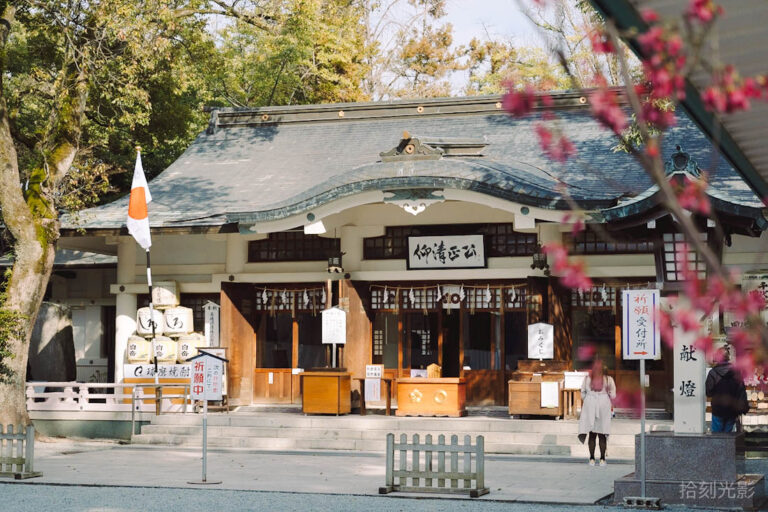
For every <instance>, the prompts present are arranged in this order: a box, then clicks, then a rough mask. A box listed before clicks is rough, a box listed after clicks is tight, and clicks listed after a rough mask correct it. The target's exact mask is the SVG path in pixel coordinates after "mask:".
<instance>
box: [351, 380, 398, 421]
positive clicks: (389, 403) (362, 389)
mask: <svg viewBox="0 0 768 512" xmlns="http://www.w3.org/2000/svg"><path fill="white" fill-rule="evenodd" d="M355 380H358V381H360V416H365V377H355ZM381 380H383V381H384V383H385V384H386V385H387V386H386V387H387V416H391V415H392V379H389V378H386V377H382V378H381Z"/></svg>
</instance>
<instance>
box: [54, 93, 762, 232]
mask: <svg viewBox="0 0 768 512" xmlns="http://www.w3.org/2000/svg"><path fill="white" fill-rule="evenodd" d="M555 98H556V105H560V106H559V107H556V108H557V110H559V111H558V112H557V115H558V118H559V120H558V121H556V125H558V126H559V127H560V128H562V130H563V131H564V132H565V133H566V134H567V135H568V136H569V137H570V138H571V139H572V140H573V142H574V144H575V146H576V148H577V151H578V156H577V158H575V159H573V160H571V161H569V162H568V163H567V164H565V165H561V164H557V163H553V162H551V161H550V160H548V159H547V157H546V156H545V155H544V154H542V151H541V149H540V147H539V143H538V140H537V137H536V134H535V132H534V125H535V124H536V123H537V122H539V121H540V115H541V113H538V114H535V115H533V116H531V117H530V118H525V119H513V118H510V117H509V116H507V115H506V114H505V113H504V112H503V111H502V110H501V109H499V108H498V101H499V98H498V97H481V98H458V99H440V100H424V101H420V102H412V101H411V102H407V101H405V102H390V103H368V104H337V105H310V106H302V107H271V108H262V109H251V110H218V111H214V112H212V116H211V126H210V127H209V129H208V130H206V131H205V132H204V133H201V134H200V135H199V136H198V137H197V139H196V140H195V141H194V142H193V143H192V144H191V145H190V147H189V148H188V149H187V150H186V151H185V152H184V154H182V155H181V156H180V157H179V159H178V160H176V161H175V162H174V163H173V164H172V165H171V166H170V167H168V169H166V170H165V171H164V172H162V173H161V174H160V175H159V176H158V177H157V178H155V179H154V180H152V181H151V182H150V184H149V187H150V190H151V192H152V199H153V201H152V203H151V204H150V205H149V218H150V224H151V226H153V227H185V226H186V227H191V226H198V227H200V226H202V227H205V226H217V225H222V224H226V223H229V222H237V221H242V220H245V219H247V220H249V221H251V222H253V221H256V222H258V221H267V220H277V219H281V218H285V217H287V216H290V215H293V214H297V213H302V212H305V211H309V210H310V209H311V208H313V207H316V206H318V205H320V204H324V203H325V202H328V201H331V200H334V199H338V198H341V197H344V196H349V195H353V194H357V193H360V192H363V191H366V190H372V189H379V190H387V189H398V188H438V189H442V188H458V189H468V190H476V191H480V192H484V193H487V194H490V195H493V196H496V197H500V198H505V199H509V200H512V201H515V202H518V203H522V204H527V205H533V206H539V207H544V208H552V209H567V208H568V205H567V203H566V201H564V199H563V195H562V190H565V191H567V193H568V194H569V195H570V196H571V197H572V198H573V199H574V200H575V201H577V202H579V203H581V204H582V205H583V206H584V207H585V208H587V209H603V208H608V207H611V206H614V205H615V204H616V201H617V200H618V198H620V197H622V196H624V197H626V196H627V195H634V194H638V193H642V192H643V191H645V190H647V189H648V188H649V187H650V186H651V182H650V180H649V178H648V177H647V176H646V175H645V173H644V172H643V170H642V169H641V168H640V166H639V165H638V164H637V163H636V162H635V161H634V160H633V158H632V157H631V156H629V155H627V154H625V153H621V152H618V153H617V152H614V151H613V150H612V147H613V146H614V145H615V139H614V137H612V135H611V134H610V133H609V132H608V131H606V130H604V129H603V128H602V127H601V126H600V125H599V124H598V123H597V122H595V121H594V120H593V119H592V117H591V116H590V114H589V111H588V110H587V109H586V108H584V107H580V105H579V101H578V95H575V94H572V93H565V94H562V95H556V96H555ZM418 108H421V111H419V110H417V109H418ZM404 131H408V132H409V133H411V134H419V135H422V136H425V137H430V138H436V137H464V138H473V139H485V142H487V146H486V147H485V148H484V149H483V150H482V151H481V156H466V157H465V156H444V157H442V158H441V159H438V160H413V161H402V160H400V161H387V162H382V161H381V157H380V156H379V155H380V153H381V152H384V151H388V150H390V149H391V148H393V147H395V146H396V145H397V144H398V143H399V142H400V140H401V137H402V136H403V132H404ZM678 143H679V144H681V145H683V147H684V149H685V150H686V151H688V152H689V153H690V154H691V155H692V156H694V157H695V158H696V160H697V161H698V162H699V164H700V166H701V167H702V168H703V169H705V170H707V169H709V170H711V177H710V183H711V188H712V190H713V194H715V195H717V197H718V198H720V199H722V200H724V201H726V202H732V203H736V204H741V205H745V206H751V207H757V206H759V205H760V203H759V201H758V199H757V197H756V196H755V195H754V193H753V192H752V191H751V190H750V189H749V188H748V187H747V186H746V185H745V184H744V182H743V181H742V180H741V178H740V177H739V176H738V175H737V174H736V173H735V172H734V171H733V170H732V169H731V167H730V166H729V165H728V164H727V163H726V162H724V161H723V159H722V158H718V157H717V156H716V153H715V152H714V151H713V147H712V145H711V144H710V143H709V142H708V141H707V139H706V138H705V137H704V136H703V135H702V134H701V133H700V132H699V130H698V129H697V128H696V127H695V126H694V125H693V123H691V122H690V121H689V120H688V119H687V118H686V117H684V116H683V115H682V114H681V115H679V116H678V125H677V126H676V127H675V128H673V129H671V130H670V131H669V133H668V135H667V138H666V143H665V147H664V148H663V152H664V155H665V156H668V155H670V154H671V153H672V152H673V151H674V146H675V144H678ZM127 199H128V198H127V196H126V197H123V198H121V199H119V200H117V201H115V202H113V203H110V204H107V205H103V206H99V207H96V208H92V209H90V210H86V211H84V212H81V214H80V215H79V221H76V220H74V219H73V218H71V217H68V216H65V217H64V219H63V227H64V228H65V229H66V228H73V227H77V226H81V227H84V228H86V229H119V228H120V227H122V226H124V223H125V216H126V212H127Z"/></svg>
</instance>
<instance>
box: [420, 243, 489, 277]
mask: <svg viewBox="0 0 768 512" xmlns="http://www.w3.org/2000/svg"><path fill="white" fill-rule="evenodd" d="M484 267H485V250H484V245H483V235H446V236H409V237H408V268H409V269H420V268H484Z"/></svg>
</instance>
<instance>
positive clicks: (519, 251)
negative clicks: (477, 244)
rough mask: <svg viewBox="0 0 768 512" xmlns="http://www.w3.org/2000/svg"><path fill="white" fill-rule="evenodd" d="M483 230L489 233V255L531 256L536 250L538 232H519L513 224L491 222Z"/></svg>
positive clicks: (486, 233)
mask: <svg viewBox="0 0 768 512" xmlns="http://www.w3.org/2000/svg"><path fill="white" fill-rule="evenodd" d="M482 232H483V233H484V234H485V235H488V236H487V237H486V238H487V240H488V241H487V245H488V256H491V257H504V256H531V255H532V254H533V253H534V252H536V242H537V241H538V239H537V237H536V233H518V232H516V231H515V230H514V225H513V224H490V225H488V226H485V227H484V228H483V229H482Z"/></svg>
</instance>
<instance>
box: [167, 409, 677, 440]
mask: <svg viewBox="0 0 768 512" xmlns="http://www.w3.org/2000/svg"><path fill="white" fill-rule="evenodd" d="M201 421H202V418H201V416H200V415H195V414H165V415H161V416H157V417H155V418H153V420H152V425H169V426H170V425H178V426H184V425H186V426H196V425H200V423H201ZM670 424H671V422H668V421H655V422H649V426H650V428H651V429H653V426H654V425H661V426H662V427H664V426H667V425H670ZM208 425H209V427H218V426H222V427H224V426H227V427H257V428H315V429H327V430H339V429H352V430H370V429H375V430H388V431H405V432H408V431H412V432H420V431H433V432H445V431H450V432H455V433H463V432H519V433H525V432H528V433H557V434H572V435H576V433H577V432H578V421H575V420H564V421H555V420H518V419H504V418H482V419H480V418H476V417H472V418H452V419H450V420H448V419H446V418H397V417H387V416H364V417H361V416H344V417H326V416H301V415H294V414H282V415H277V414H272V415H241V414H229V415H228V414H217V415H209V417H208ZM611 429H612V433H613V434H627V435H634V434H636V433H638V432H639V431H640V425H639V422H638V421H637V420H614V421H613V422H612V424H611Z"/></svg>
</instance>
